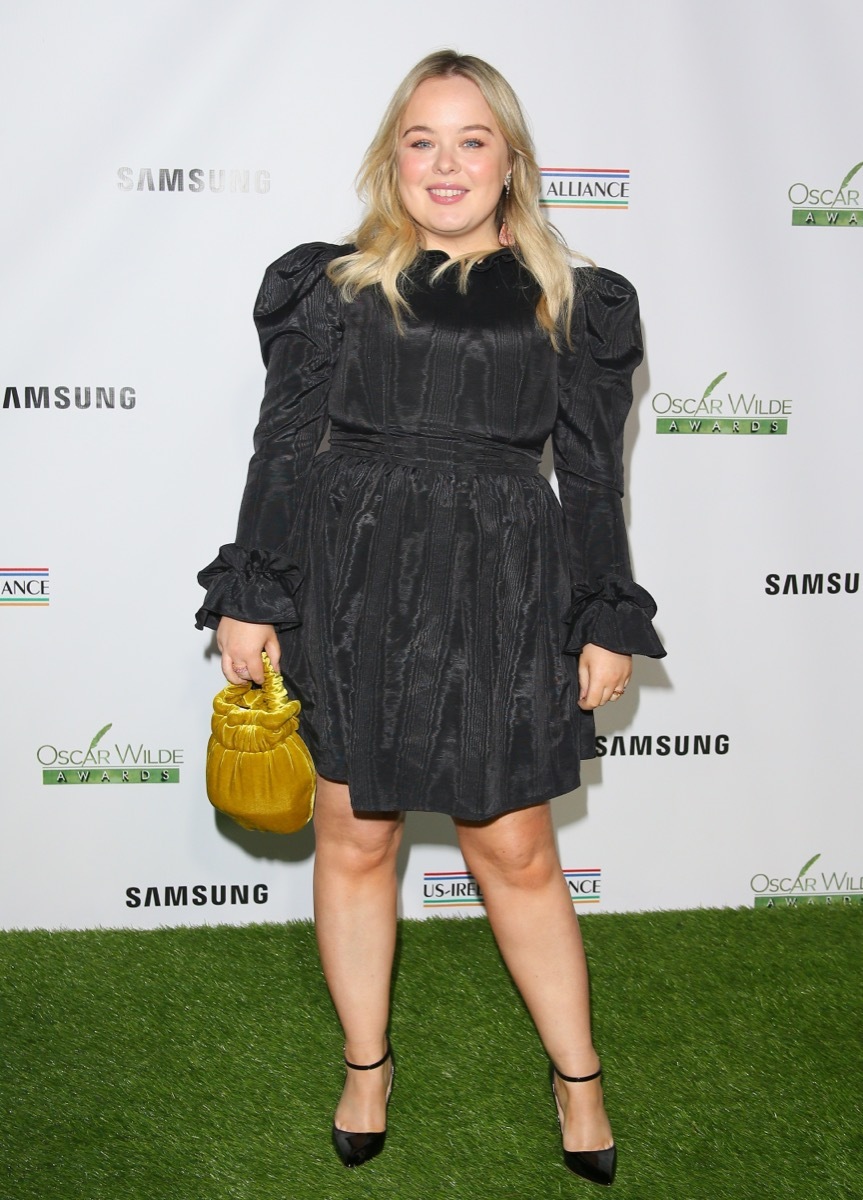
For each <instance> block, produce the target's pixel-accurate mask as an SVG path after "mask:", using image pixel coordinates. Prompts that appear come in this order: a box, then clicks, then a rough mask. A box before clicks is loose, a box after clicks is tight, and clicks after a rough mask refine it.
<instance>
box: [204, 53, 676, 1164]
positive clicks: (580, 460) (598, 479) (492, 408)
mask: <svg viewBox="0 0 863 1200" xmlns="http://www.w3.org/2000/svg"><path fill="white" fill-rule="evenodd" d="M360 185H361V191H362V194H363V195H364V197H365V200H366V203H367V211H366V215H365V217H364V219H363V221H362V223H361V225H360V227H359V229H358V230H357V231H356V234H355V235H354V238H353V242H352V244H350V245H341V246H336V245H329V244H324V243H314V244H311V245H303V246H299V247H297V248H296V249H295V250H292V251H290V252H289V253H287V254H286V255H284V256H283V257H282V258H280V259H278V260H277V261H276V262H275V263H273V264H272V266H270V267H269V268H268V270H267V272H266V274H265V277H264V281H263V284H262V286H261V290H260V294H259V296H258V300H257V304H256V308H255V320H256V324H257V327H258V330H259V333H260V338H261V345H262V351H263V356H264V361H265V363H266V365H267V381H266V390H265V395H264V400H263V406H262V410H261V416H260V422H259V424H258V427H257V430H256V433H255V453H254V456H253V458H252V461H251V464H250V467H249V474H248V480H247V484H246V490H245V493H244V497H243V502H242V508H241V512H240V519H239V528H238V532H237V537H236V541H235V542H234V543H232V544H231V545H228V546H224V547H222V550H221V553H220V555H219V557H218V558H217V559H216V560H215V562H214V563H212V564H211V565H210V566H209V567H208V568H206V569H205V570H204V571H202V572H201V575H200V577H199V578H200V581H201V583H202V584H203V585H204V586H205V587H207V589H208V591H207V596H206V599H205V601H204V606H203V608H202V609H201V611H200V612H199V614H198V626H199V628H200V627H204V626H206V627H208V628H218V635H217V638H218V644H219V647H220V649H221V652H222V668H223V671H224V674H225V676H226V678H227V679H228V680H229V681H230V682H231V683H241V682H243V681H247V680H249V679H253V680H256V681H260V679H261V675H262V668H261V651H262V650H265V651H266V652H267V653H268V654H269V656H270V658H271V660H272V661H273V663H276V664H277V663H279V662H281V670H282V672H283V674H284V676H285V679H286V683H287V687H288V690H289V693H290V694H291V695H292V696H298V697H299V698H300V699H301V701H302V704H303V712H302V726H301V732H302V733H303V735H304V737H305V739H306V741H307V743H308V745H309V747H310V749H311V751H312V754H313V756H314V758H315V763H316V766H317V770H318V780H317V803H316V813H315V833H316V859H315V881H314V900H315V921H316V928H317V937H318V944H319V947H320V954H321V959H322V963H323V968H324V972H325V975H326V979H327V983H328V985H329V989H330V993H331V995H332V999H333V1003H334V1005H335V1009H336V1012H337V1014H338V1018H339V1020H340V1022H341V1025H342V1027H343V1030H344V1037H345V1061H346V1064H347V1073H346V1079H345V1084H344V1089H343V1092H342V1095H341V1099H340V1100H339V1103H338V1106H337V1108H336V1112H335V1118H334V1124H333V1140H334V1144H335V1148H336V1150H337V1152H338V1154H339V1156H340V1158H341V1159H342V1161H343V1162H344V1164H345V1165H346V1166H348V1167H354V1166H358V1165H360V1164H362V1163H364V1162H367V1161H368V1160H369V1159H371V1158H373V1157H374V1156H375V1155H376V1154H378V1153H379V1152H380V1151H381V1150H382V1149H383V1146H384V1138H385V1130H386V1108H387V1103H388V1100H389V1095H390V1091H391V1089H392V1084H393V1074H394V1064H393V1059H392V1054H391V1051H390V1045H389V1040H388V1036H387V1026H388V1019H389V1009H390V977H391V971H392V963H393V951H394V947H395V939H396V854H397V851H398V847H399V842H400V839H401V835H402V829H403V821H404V815H405V812H406V810H423V811H431V812H440V813H446V814H448V815H449V816H451V817H452V818H453V820H454V821H455V824H456V827H457V830H458V838H459V842H460V846H461V850H462V853H463V855H464V859H465V862H466V864H467V866H468V867H469V869H470V871H471V872H472V873H473V875H474V876H475V878H476V879H477V881H478V882H479V884H480V887H481V889H482V894H483V897H484V901H485V907H486V911H487V913H488V918H489V921H490V923H491V927H492V929H493V931H494V935H495V937H496V939H497V943H498V945H499V947H500V950H501V953H502V956H503V958H504V960H505V962H506V964H507V967H508V968H509V970H510V972H511V974H512V977H513V979H514V980H515V983H516V985H517V986H518V988H519V990H520V992H521V994H522V996H523V997H524V1001H525V1003H526V1005H527V1007H528V1009H529V1011H530V1014H531V1016H532V1018H533V1020H534V1022H535V1023H536V1028H537V1030H538V1032H539V1036H540V1038H541V1040H542V1043H543V1045H544V1047H545V1049H546V1051H547V1053H548V1056H549V1059H550V1060H551V1063H552V1064H553V1066H552V1088H553V1093H554V1100H555V1103H556V1106H557V1113H558V1118H559V1121H560V1127H561V1133H562V1139H563V1150H564V1161H565V1163H566V1165H567V1166H568V1167H569V1168H570V1169H571V1170H572V1171H574V1172H575V1173H576V1174H578V1175H580V1176H583V1177H584V1178H586V1179H588V1180H592V1181H593V1182H595V1183H601V1184H608V1183H611V1181H612V1179H613V1177H614V1171H615V1148H614V1143H613V1138H612V1133H611V1128H610V1126H609V1122H608V1118H607V1116H606V1113H605V1109H604V1107H603V1101H602V1089H601V1084H600V1064H599V1059H598V1057H597V1054H596V1051H595V1049H594V1046H593V1042H592V1039H591V1028H590V1013H589V1005H588V979H587V967H586V963H585V957H584V951H583V948H582V942H581V937H580V933H579V929H578V923H577V920H576V917H575V915H574V912H573V908H572V904H571V901H570V897H569V893H568V889H567V886H566V883H565V881H564V878H563V875H562V873H561V868H560V863H559V861H558V856H557V851H556V847H555V839H554V835H553V828H552V821H551V815H550V811H549V803H548V802H549V800H550V799H551V798H552V797H554V796H559V795H562V794H563V793H566V792H570V791H572V790H573V789H574V788H576V787H577V786H578V784H579V761H580V758H581V757H584V756H587V755H591V754H592V753H593V752H594V751H593V726H592V721H593V710H594V709H596V708H597V707H599V706H600V705H603V704H606V703H608V702H609V701H614V700H616V699H617V698H618V697H619V696H621V695H622V694H623V691H624V689H625V688H626V686H627V683H628V682H629V678H630V673H631V661H632V660H631V655H632V654H634V653H638V654H647V655H651V656H661V655H662V654H664V650H663V649H662V646H661V644H660V642H659V640H658V638H657V636H656V634H655V632H654V631H653V628H652V625H651V618H652V616H653V615H654V613H655V605H654V603H653V601H652V599H651V597H650V596H649V595H648V593H646V592H645V591H644V590H643V589H641V588H639V587H638V586H637V585H636V584H634V583H633V581H632V576H631V571H630V565H629V556H628V549H627V540H626V534H625V531H624V527H623V520H622V511H621V504H620V495H621V491H622V460H621V440H622V431H623V423H624V419H625V417H626V413H627V411H628V409H629V406H630V403H631V399H632V393H631V374H632V371H633V369H634V368H635V366H636V365H637V364H638V363H639V361H640V359H641V343H640V333H639V322H638V305H637V300H636V296H635V293H634V291H633V289H632V287H631V286H630V284H629V283H628V282H627V281H626V280H625V279H623V278H621V277H620V276H618V275H615V274H613V273H612V272H610V271H605V270H599V269H594V268H589V267H588V268H582V269H578V270H575V271H573V269H572V267H571V265H570V256H569V254H568V252H567V250H566V248H565V246H564V245H563V244H562V243H561V241H560V240H559V238H558V236H557V235H556V233H555V232H554V231H553V230H552V229H551V227H550V226H549V225H548V224H547V222H546V221H545V219H544V217H543V214H542V212H541V210H540V207H539V170H538V168H537V165H536V161H535V158H534V152H533V148H532V145H531V141H530V137H529V134H528V132H527V128H526V124H525V120H524V117H523V115H522V112H521V110H520V107H519V103H518V100H517V99H516V97H515V95H514V93H513V91H512V89H511V88H510V86H509V85H508V84H507V82H506V81H505V80H504V79H503V78H502V76H501V75H500V74H499V73H498V72H497V71H496V70H494V68H492V67H491V66H489V65H488V64H487V63H485V62H483V61H482V60H480V59H477V58H473V57H466V56H460V55H457V54H455V53H454V52H452V51H442V52H440V53H436V54H432V55H430V56H429V57H428V58H425V59H424V60H423V61H422V62H420V63H419V64H418V65H417V66H416V67H415V68H414V69H413V70H412V71H411V72H410V73H409V75H408V76H407V78H406V79H405V80H404V82H403V83H402V85H401V86H400V88H399V89H398V91H397V92H396V94H395V97H394V98H393V101H392V103H391V105H390V107H389V109H388V111H387V113H386V114H385V116H384V119H383V123H382V124H381V127H380V129H379V131H378V133H377V136H376V137H375V139H374V141H373V142H372V144H371V147H370V148H369V151H368V153H367V156H366V159H365V162H364V164H363V167H362V171H361V173H360ZM328 424H329V425H330V442H329V449H327V450H325V451H323V452H321V453H317V451H318V449H319V447H320V444H321V442H322V440H323V437H324V434H325V432H326V429H327V426H328ZM549 436H551V437H552V439H553V450H554V463H555V468H556V474H557V479H558V484H559V491H560V501H558V499H557V498H556V496H555V494H554V492H553V490H552V488H551V487H550V485H549V483H548V482H547V481H546V479H545V478H544V477H543V476H542V475H541V474H540V473H539V471H538V465H539V460H540V456H541V453H542V450H543V445H544V443H545V441H546V439H547V438H548V437H549Z"/></svg>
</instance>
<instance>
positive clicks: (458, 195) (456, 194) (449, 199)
mask: <svg viewBox="0 0 863 1200" xmlns="http://www.w3.org/2000/svg"><path fill="white" fill-rule="evenodd" d="M426 190H427V192H428V194H429V196H430V197H431V199H432V200H434V202H435V204H457V203H458V201H459V200H461V199H462V198H463V197H464V196H466V195H467V194H468V189H467V188H459V187H448V188H446V187H437V188H427V189H426Z"/></svg>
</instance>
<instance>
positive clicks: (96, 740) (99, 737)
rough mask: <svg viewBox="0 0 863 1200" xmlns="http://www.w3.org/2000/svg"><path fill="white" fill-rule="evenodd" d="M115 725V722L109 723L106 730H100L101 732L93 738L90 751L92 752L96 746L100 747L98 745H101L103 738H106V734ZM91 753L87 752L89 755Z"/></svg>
mask: <svg viewBox="0 0 863 1200" xmlns="http://www.w3.org/2000/svg"><path fill="white" fill-rule="evenodd" d="M113 723H114V722H113V721H109V722H108V724H107V725H106V726H105V727H104V729H100V730H99V732H98V733H97V734H96V736H95V737H94V738H93V740H92V742H91V743H90V750H92V749H93V748H94V746H98V745H99V743H100V742H101V740H102V738H103V737H104V736H105V734H106V733H107V732H108V730H109V729H110V728H111V726H112V725H113ZM89 752H90V751H89V750H88V751H87V753H88V754H89Z"/></svg>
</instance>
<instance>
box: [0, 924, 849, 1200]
mask: <svg viewBox="0 0 863 1200" xmlns="http://www.w3.org/2000/svg"><path fill="white" fill-rule="evenodd" d="M861 917H863V910H860V909H835V908H834V909H827V908H815V907H813V908H810V909H799V908H798V909H783V910H766V909H759V910H728V909H726V910H720V911H696V912H680V913H676V912H666V913H642V914H626V915H602V914H592V915H590V916H589V917H587V918H585V919H584V920H583V921H582V928H583V931H584V935H585V941H586V944H587V949H588V957H589V959H590V964H591V974H592V979H593V995H594V1002H593V1003H594V1020H595V1030H596V1041H597V1045H598V1048H599V1050H600V1052H601V1054H602V1057H603V1061H604V1065H605V1088H606V1101H607V1105H608V1109H609V1113H610V1115H611V1118H612V1122H613V1125H614V1130H615V1136H616V1139H617V1143H618V1148H619V1165H618V1178H617V1181H616V1183H615V1185H614V1188H613V1189H612V1191H611V1192H610V1193H609V1194H611V1195H615V1196H616V1197H618V1200H628V1198H632V1200H701V1198H704V1200H726V1198H727V1200H749V1198H750V1197H752V1198H759V1200H760V1198H762V1197H763V1198H765V1200H767V1198H773V1197H776V1198H777V1200H779V1198H780V1197H781V1198H782V1200H797V1198H799V1200H821V1198H822V1197H823V1198H824V1200H828V1198H829V1200H852V1198H853V1200H857V1198H859V1197H861V1195H863V1154H861V1150H863V1136H861V1126H863V1121H861V1101H860V1063H861V1016H860V1002H859V986H860V968H861V961H863V956H861V936H860V935H861ZM0 957H2V984H0V1003H2V1026H0V1038H2V1051H3V1053H2V1074H0V1106H2V1128H0V1147H2V1166H0V1196H2V1200H55V1198H56V1200H72V1198H73V1197H74V1198H75V1200H138V1198H140V1200H162V1198H165V1200H167V1198H171V1200H173V1198H175V1197H176V1198H178V1200H198V1198H200V1200H221V1198H228V1197H231V1198H233V1197H238V1198H244V1200H245V1198H248V1200H252V1198H254V1200H306V1198H309V1200H340V1198H341V1197H350V1198H352V1200H372V1198H374V1200H379V1198H383V1197H392V1198H394V1200H437V1198H438V1197H470V1198H480V1200H486V1198H488V1200H503V1198H509V1197H513V1198H515V1197H518V1198H519V1200H533V1198H534V1197H537V1198H543V1200H545V1198H551V1197H559V1196H574V1197H577V1196H589V1195H598V1194H602V1193H600V1192H599V1189H598V1188H596V1187H595V1186H593V1185H590V1184H587V1183H585V1182H583V1181H581V1180H579V1179H576V1178H575V1177H574V1176H572V1175H570V1174H569V1173H568V1172H567V1171H566V1170H565V1168H564V1167H563V1164H562V1162H561V1159H560V1142H559V1134H558V1129H557V1123H556V1118H555V1116H554V1111H553V1107H552V1102H551V1098H550V1093H549V1088H548V1075H547V1066H546V1064H545V1060H544V1058H543V1054H542V1050H541V1048H540V1046H539V1043H538V1040H537V1037H536V1034H535V1033H534V1031H533V1028H532V1026H531V1024H530V1022H529V1020H528V1018H527V1016H526V1015H525V1012H524V1010H523V1008H522V1006H521V1003H520V1001H519V999H518V997H517V995H516V993H515V991H514V989H513V986H512V984H511V982H510V980H509V978H508V976H507V975H506V973H505V971H504V969H503V967H502V966H501V964H500V961H499V958H498V955H497V951H496V948H495V945H494V942H493V940H492V937H491V934H490V931H489V927H488V924H487V923H486V922H485V921H484V920H481V919H476V918H471V919H464V920H457V919H441V920H428V921H405V922H403V923H402V925H401V932H400V947H399V958H398V973H397V979H396V985H395V999H394V1012H393V1019H392V1026H391V1032H392V1040H393V1045H394V1047H395V1052H396V1057H397V1064H398V1065H397V1073H396V1082H395V1088H394V1091H393V1097H392V1102H391V1105H390V1112H389V1135H388V1140H387V1145H386V1149H385V1151H384V1153H383V1155H382V1156H381V1157H380V1158H378V1159H376V1160H374V1162H372V1163H369V1164H367V1165H365V1166H363V1167H362V1168H360V1169H358V1170H355V1171H347V1170H345V1168H344V1167H342V1165H341V1164H340V1163H339V1161H338V1159H337V1158H336V1156H335V1153H334V1151H333V1149H332V1147H331V1144H330V1134H329V1130H330V1122H331V1118H332V1111H333V1108H334V1106H335V1103H336V1099H337V1097H338V1093H339V1090H340V1087H341V1082H342V1068H341V1066H340V1061H341V1060H340V1055H341V1040H340V1034H339V1030H338V1027H337V1025H336V1022H335V1019H334V1017H333V1015H332V1012H331V1009H330V1005H329V1001H328V997H327V994H326V989H325V986H324V983H323V980H322V978H321V974H320V969H319V966H318V961H317V956H316V951H315V944H314V935H313V931H312V929H311V927H310V926H309V925H308V924H305V923H296V924H290V925H286V926H279V925H258V926H249V927H246V928H231V927H218V928H198V929H165V930H158V931H155V932H148V933H140V932H125V931H115V932H111V931H108V932H105V931H100V932H81V933H40V932H34V933H6V934H2V935H0Z"/></svg>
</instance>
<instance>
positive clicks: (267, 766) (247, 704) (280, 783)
mask: <svg viewBox="0 0 863 1200" xmlns="http://www.w3.org/2000/svg"><path fill="white" fill-rule="evenodd" d="M263 660H264V683H263V687H260V688H258V687H253V686H252V684H230V685H229V686H228V687H226V688H223V689H222V691H220V692H219V693H218V695H217V696H216V698H215V699H214V701H213V720H212V724H211V728H212V736H211V737H210V741H209V744H208V746H207V796H208V797H209V799H210V803H211V804H212V805H213V807H214V808H217V809H218V810H219V811H220V812H223V813H225V814H226V815H227V816H229V817H232V818H233V819H234V820H235V821H236V822H237V823H238V824H240V825H242V826H243V827H244V828H245V829H255V830H259V831H261V832H265V833H295V832H296V831H297V830H298V829H302V827H303V826H304V825H305V824H306V823H307V822H308V821H309V820H310V818H311V816H312V813H313V812H314V808H315V785H316V779H317V776H316V774H315V764H314V762H313V761H312V756H311V754H310V753H309V749H308V747H307V746H306V744H305V742H304V741H303V739H302V738H301V737H300V735H299V733H298V732H297V728H298V726H299V723H300V718H299V713H300V702H299V700H289V699H288V695H287V692H286V691H285V685H284V683H283V682H282V677H281V675H279V674H277V673H276V672H275V671H274V670H273V668H272V666H271V664H270V660H269V658H268V657H267V655H266V654H264V655H263Z"/></svg>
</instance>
